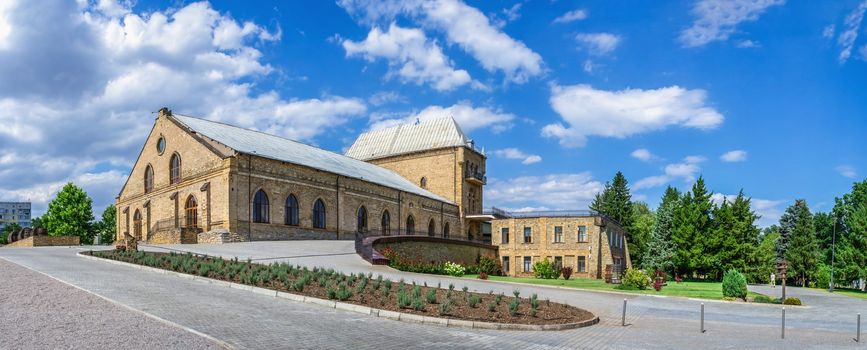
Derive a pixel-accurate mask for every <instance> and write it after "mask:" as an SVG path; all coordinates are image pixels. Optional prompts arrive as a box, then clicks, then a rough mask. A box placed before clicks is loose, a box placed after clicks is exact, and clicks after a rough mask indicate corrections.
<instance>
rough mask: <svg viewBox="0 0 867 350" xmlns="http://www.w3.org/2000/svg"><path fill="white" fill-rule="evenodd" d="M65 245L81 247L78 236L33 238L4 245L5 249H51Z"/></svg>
mask: <svg viewBox="0 0 867 350" xmlns="http://www.w3.org/2000/svg"><path fill="white" fill-rule="evenodd" d="M67 245H81V242H80V238H79V237H78V236H34V237H27V238H25V239H22V240H18V241H15V242H12V243H10V244H8V245H6V247H9V248H16V247H51V246H67Z"/></svg>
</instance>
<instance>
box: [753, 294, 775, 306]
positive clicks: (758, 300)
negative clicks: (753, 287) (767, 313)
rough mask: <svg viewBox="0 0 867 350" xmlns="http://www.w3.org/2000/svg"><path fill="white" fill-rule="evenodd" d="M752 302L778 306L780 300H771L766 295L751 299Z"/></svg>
mask: <svg viewBox="0 0 867 350" xmlns="http://www.w3.org/2000/svg"><path fill="white" fill-rule="evenodd" d="M753 302H755V303H761V304H779V303H780V299H777V298H772V297H769V296H767V295H764V294H760V295H757V296H756V297H755V299H753Z"/></svg>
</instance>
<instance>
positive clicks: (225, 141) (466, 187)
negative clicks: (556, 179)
mask: <svg viewBox="0 0 867 350" xmlns="http://www.w3.org/2000/svg"><path fill="white" fill-rule="evenodd" d="M485 159H486V158H485V155H484V154H483V153H482V152H479V151H478V150H476V149H475V147H474V144H473V142H472V141H471V140H469V139H468V138H467V137H466V135H465V134H464V133H463V132H462V131H461V129H460V127H459V126H458V125H457V124H456V123H455V121H454V120H453V119H452V118H442V119H437V120H432V121H425V122H417V123H415V124H406V125H398V126H395V127H392V128H388V129H384V130H379V131H371V132H368V133H365V134H362V135H361V136H359V138H358V140H356V142H355V144H353V145H352V147H351V148H350V149H349V150H348V151H347V154H346V155H341V154H337V153H333V152H330V151H326V150H323V149H320V148H317V147H313V146H310V145H307V144H304V143H300V142H296V141H293V140H289V139H285V138H282V137H278V136H274V135H270V134H266V133H262V132H258V131H254V130H248V129H243V128H240V127H236V126H232V125H228V124H223V123H218V122H213V121H208V120H204V119H199V118H193V117H188V116H182V115H177V114H172V112H171V111H170V110H169V109H167V108H163V109H161V110H160V112H159V114H158V116H157V118H156V121H155V122H154V126H153V129H152V130H151V132H150V135H149V136H148V138H147V140H146V142H145V145H144V146H143V147H142V150H141V153H140V154H139V156H138V159H137V160H136V162H135V164H134V166H133V168H132V171H131V173H130V176H129V178H128V179H127V181H126V183H125V184H124V186H123V188H122V189H121V191H120V194H119V195H118V197H117V199H116V205H117V210H118V215H117V218H118V220H117V225H118V227H117V232H118V238H123V235H124V233H129V234H131V235H133V236H134V237H136V238H138V239H140V240H144V241H148V242H151V243H156V244H160V243H195V242H199V243H204V242H214V243H216V242H231V241H249V240H284V239H351V238H354V234H355V232H363V233H366V234H374V235H375V234H381V235H396V234H414V235H429V236H438V237H453V238H464V239H466V238H469V239H479V238H480V232H481V220H483V218H482V217H481V216H480V215H474V214H480V213H481V211H482V192H483V190H482V187H483V186H484V184H485Z"/></svg>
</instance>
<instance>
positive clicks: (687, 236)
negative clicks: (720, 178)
mask: <svg viewBox="0 0 867 350" xmlns="http://www.w3.org/2000/svg"><path fill="white" fill-rule="evenodd" d="M710 196H711V194H710V192H709V191H708V190H707V187H705V184H704V179H703V178H702V177H699V178H698V180H696V182H695V184H694V185H693V186H692V190H691V191H689V192H687V193H686V194H684V196H683V197H681V200H680V201H679V203H678V205H677V207H676V208H675V210H674V220H673V224H672V231H671V239H672V241H673V242H674V244H675V254H674V266H675V269H676V271H677V272H678V273H680V274H682V275H686V276H696V277H707V275H706V274H707V273H708V272H709V271H710V270H711V269H712V267H713V266H712V263H713V259H714V257H713V255H712V254H708V252H707V250H706V248H707V246H708V242H707V240H706V238H707V236H708V234H709V233H710V232H711V229H712V222H711V209H712V208H713V202H711V199H710Z"/></svg>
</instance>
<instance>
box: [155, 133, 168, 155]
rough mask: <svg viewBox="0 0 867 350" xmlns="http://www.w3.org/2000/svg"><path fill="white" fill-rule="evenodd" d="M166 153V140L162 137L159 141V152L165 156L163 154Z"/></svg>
mask: <svg viewBox="0 0 867 350" xmlns="http://www.w3.org/2000/svg"><path fill="white" fill-rule="evenodd" d="M165 151H166V138H165V137H162V136H160V139H159V140H157V152H160V154H163V152H165Z"/></svg>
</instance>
